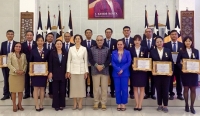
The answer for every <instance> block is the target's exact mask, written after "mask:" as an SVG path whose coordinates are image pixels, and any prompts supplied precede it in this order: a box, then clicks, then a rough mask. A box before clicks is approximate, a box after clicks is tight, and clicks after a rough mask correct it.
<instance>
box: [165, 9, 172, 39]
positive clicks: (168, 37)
mask: <svg viewBox="0 0 200 116" xmlns="http://www.w3.org/2000/svg"><path fill="white" fill-rule="evenodd" d="M169 35H170V22H169V10H167V19H166V26H165V38H164V43H167V42H169V41H171V38H170V36H169Z"/></svg>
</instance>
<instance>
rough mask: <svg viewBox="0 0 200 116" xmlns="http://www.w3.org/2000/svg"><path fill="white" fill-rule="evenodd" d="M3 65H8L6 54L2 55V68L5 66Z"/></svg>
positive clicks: (0, 56)
mask: <svg viewBox="0 0 200 116" xmlns="http://www.w3.org/2000/svg"><path fill="white" fill-rule="evenodd" d="M3 67H8V65H7V56H6V55H0V68H3Z"/></svg>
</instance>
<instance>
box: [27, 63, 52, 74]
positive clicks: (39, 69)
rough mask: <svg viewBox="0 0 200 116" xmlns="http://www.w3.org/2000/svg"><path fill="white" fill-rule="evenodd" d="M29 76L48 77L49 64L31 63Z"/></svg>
mask: <svg viewBox="0 0 200 116" xmlns="http://www.w3.org/2000/svg"><path fill="white" fill-rule="evenodd" d="M29 75H30V76H47V75H48V63H47V62H30V65H29Z"/></svg>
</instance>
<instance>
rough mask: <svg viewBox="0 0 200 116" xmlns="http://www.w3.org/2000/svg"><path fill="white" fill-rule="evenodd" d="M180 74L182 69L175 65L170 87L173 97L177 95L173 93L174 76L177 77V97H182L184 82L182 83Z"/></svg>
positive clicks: (170, 93)
mask: <svg viewBox="0 0 200 116" xmlns="http://www.w3.org/2000/svg"><path fill="white" fill-rule="evenodd" d="M180 73H181V71H180V69H179V68H178V66H177V65H176V64H175V65H174V71H173V75H172V77H171V81H170V86H169V95H172V96H174V95H175V93H174V92H173V81H174V76H175V77H176V92H177V95H178V96H182V82H181V76H180Z"/></svg>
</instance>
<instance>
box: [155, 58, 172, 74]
mask: <svg viewBox="0 0 200 116" xmlns="http://www.w3.org/2000/svg"><path fill="white" fill-rule="evenodd" d="M152 73H153V74H154V75H172V62H168V61H153V71H152Z"/></svg>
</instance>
